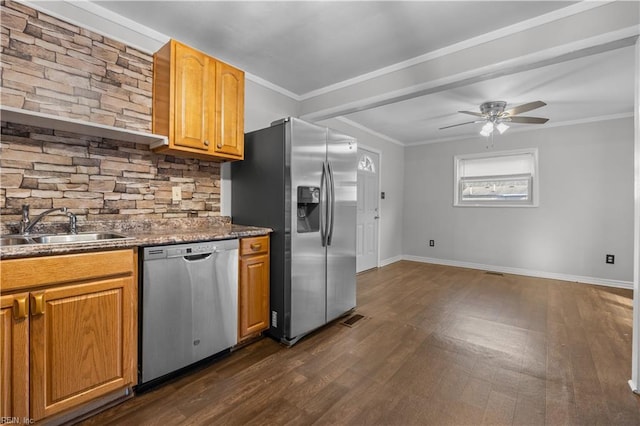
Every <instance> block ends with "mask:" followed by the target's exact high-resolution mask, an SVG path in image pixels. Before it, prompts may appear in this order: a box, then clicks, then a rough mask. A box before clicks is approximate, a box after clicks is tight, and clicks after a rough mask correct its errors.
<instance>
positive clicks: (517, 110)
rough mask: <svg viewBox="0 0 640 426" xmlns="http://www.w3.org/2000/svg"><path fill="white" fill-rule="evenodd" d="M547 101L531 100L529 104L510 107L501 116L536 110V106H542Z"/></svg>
mask: <svg viewBox="0 0 640 426" xmlns="http://www.w3.org/2000/svg"><path fill="white" fill-rule="evenodd" d="M545 105H546V103H544V102H542V101H534V102H529V103H527V104H522V105H519V106H517V107H513V108H511V109H508V110H506V111H504V112H503V113H502V114H500V115H501V116H505V115H511V116H513V115H518V114H522V113H523V112H527V111H531V110H534V109H536V108H540V107H543V106H545Z"/></svg>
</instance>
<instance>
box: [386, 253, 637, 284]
mask: <svg viewBox="0 0 640 426" xmlns="http://www.w3.org/2000/svg"><path fill="white" fill-rule="evenodd" d="M399 260H411V261H414V262H421V263H433V264H436V265H447V266H457V267H460V268H471V269H479V270H481V271H495V272H502V273H504V274H513V275H525V276H529V277H536V278H550V279H553V280H561V281H571V282H579V283H584V284H595V285H602V286H607V287H616V288H624V289H628V290H633V282H631V281H621V280H610V279H606V278H597V277H585V276H580V275H571V274H560V273H557V272H547V271H536V270H533V269H523V268H511V267H508V266H496V265H484V264H481V263H471V262H462V261H458V260H448V259H437V258H433V257H421V256H411V255H403V256H396V257H393V258H390V259H387V260H385V263H384V264H382V265H380V266H386V265H388V264H390V263H393V262H397V261H399ZM387 261H388V262H387Z"/></svg>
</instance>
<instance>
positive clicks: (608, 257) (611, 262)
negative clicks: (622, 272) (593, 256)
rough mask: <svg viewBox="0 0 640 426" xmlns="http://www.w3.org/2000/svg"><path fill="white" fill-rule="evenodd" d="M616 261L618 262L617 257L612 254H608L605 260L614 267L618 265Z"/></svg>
mask: <svg viewBox="0 0 640 426" xmlns="http://www.w3.org/2000/svg"><path fill="white" fill-rule="evenodd" d="M615 260H616V257H615V256H614V255H612V254H608V255H607V256H606V258H605V262H607V263H610V264H612V265H613V264H614V263H616V262H615Z"/></svg>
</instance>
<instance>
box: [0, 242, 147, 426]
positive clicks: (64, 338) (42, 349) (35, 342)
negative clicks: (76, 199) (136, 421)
mask: <svg viewBox="0 0 640 426" xmlns="http://www.w3.org/2000/svg"><path fill="white" fill-rule="evenodd" d="M136 265H137V254H136V251H135V250H134V249H130V250H114V251H105V252H97V253H82V254H71V255H61V256H48V257H37V258H23V259H10V260H3V261H2V263H1V270H0V274H1V277H2V296H1V299H0V300H1V302H2V304H1V306H2V311H1V312H2V316H1V318H2V336H1V343H2V353H1V355H0V357H1V360H2V373H3V374H2V398H1V401H2V406H1V409H2V412H1V413H0V416H2V417H20V418H31V419H33V420H36V421H37V420H40V419H43V418H45V417H49V416H51V415H54V414H58V413H61V412H62V411H65V410H68V409H72V408H79V407H80V406H81V405H83V404H84V403H86V402H88V401H90V400H93V399H95V398H98V397H102V396H105V395H107V394H110V393H113V392H117V391H119V390H122V391H124V390H125V389H128V388H130V387H131V386H133V385H135V383H136V382H135V380H136V362H137V349H136V348H137V346H136V341H137V331H136V330H137V329H136V322H135V318H136V315H137V314H136V312H137V285H136V272H137V271H136Z"/></svg>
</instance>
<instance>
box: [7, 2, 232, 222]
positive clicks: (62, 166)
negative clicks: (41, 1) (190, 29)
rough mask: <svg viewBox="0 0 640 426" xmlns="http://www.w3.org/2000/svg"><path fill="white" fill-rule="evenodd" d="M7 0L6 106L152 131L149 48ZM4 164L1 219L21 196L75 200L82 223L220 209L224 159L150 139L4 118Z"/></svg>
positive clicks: (35, 202)
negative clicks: (184, 152) (177, 194)
mask: <svg viewBox="0 0 640 426" xmlns="http://www.w3.org/2000/svg"><path fill="white" fill-rule="evenodd" d="M0 7H1V12H2V21H1V29H2V33H1V36H2V38H1V43H0V44H1V48H2V60H1V71H2V75H1V79H0V85H1V88H2V92H1V98H0V99H1V103H2V105H5V106H11V107H17V108H23V109H27V110H33V111H40V112H44V113H47V114H53V115H60V116H65V117H71V118H75V119H80V120H85V121H91V122H95V123H101V124H106V125H109V126H115V127H122V128H126V129H130V130H136V131H143V132H151V105H152V104H151V100H152V75H153V58H152V57H151V56H150V55H148V54H146V53H144V52H140V51H138V50H137V49H134V48H132V47H130V46H127V45H125V44H123V43H121V42H118V41H116V40H112V39H109V38H108V37H104V36H102V35H100V34H97V33H94V32H92V31H89V30H87V29H85V28H82V27H79V26H76V25H72V24H69V23H66V22H64V21H61V20H59V19H57V18H54V17H51V16H49V15H47V14H45V13H42V12H40V11H37V10H35V9H32V8H30V7H27V6H25V5H23V4H20V3H16V2H13V1H2V3H1V5H0ZM0 167H2V169H1V175H0V219H2V221H3V222H6V221H9V222H15V221H17V220H19V217H20V216H19V214H20V208H21V206H22V204H30V205H31V210H32V212H33V213H35V214H37V213H39V212H40V211H42V210H44V209H48V208H53V207H68V208H69V209H70V210H71V211H72V212H74V213H75V214H77V215H78V217H79V220H80V221H82V220H108V219H114V218H117V219H123V218H126V217H127V216H128V215H131V216H132V217H137V218H140V217H145V218H163V219H168V218H180V217H194V216H197V217H208V216H219V214H220V166H219V164H218V163H215V162H207V161H202V160H197V159H184V158H177V157H172V156H167V155H159V154H155V153H153V152H151V151H150V150H149V148H148V147H147V146H145V145H136V144H132V143H127V142H122V141H117V140H110V139H105V138H96V137H88V136H84V135H80V134H72V133H66V132H60V131H53V130H51V129H43V128H37V127H27V126H22V125H18V124H15V123H6V122H2V134H1V142H0ZM176 186H178V187H180V189H181V193H182V200H181V201H179V202H175V203H174V202H173V201H172V188H173V187H176ZM51 220H52V221H56V220H59V221H66V217H64V216H59V217H52V218H51Z"/></svg>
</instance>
